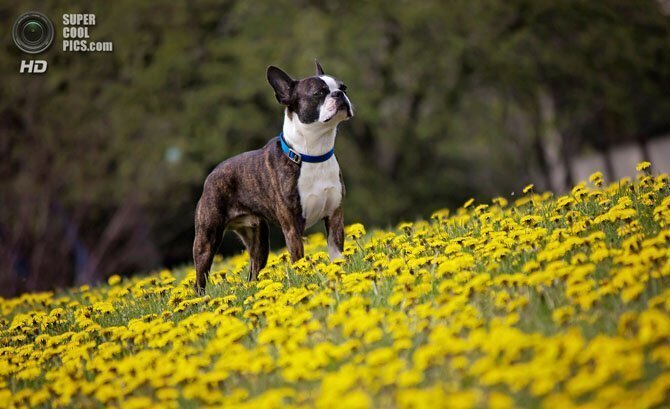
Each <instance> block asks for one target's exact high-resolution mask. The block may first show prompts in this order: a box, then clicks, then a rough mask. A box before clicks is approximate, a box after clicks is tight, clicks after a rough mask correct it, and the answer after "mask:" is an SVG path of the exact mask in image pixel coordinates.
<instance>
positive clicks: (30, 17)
mask: <svg viewBox="0 0 670 409" xmlns="http://www.w3.org/2000/svg"><path fill="white" fill-rule="evenodd" d="M55 32H56V30H54V25H53V23H52V22H51V20H49V18H48V17H47V16H45V15H44V14H42V13H40V12H37V11H29V12H26V13H23V14H21V15H20V16H19V17H18V18H17V19H16V21H15V22H14V27H12V38H13V39H14V44H16V46H17V47H18V48H19V50H21V51H23V52H24V53H27V54H39V53H41V52H44V51H46V50H47V49H48V48H49V46H51V44H52V43H53V41H54V35H55ZM46 71H47V62H46V61H45V60H21V65H20V67H19V72H20V73H21V74H44V73H45V72H46Z"/></svg>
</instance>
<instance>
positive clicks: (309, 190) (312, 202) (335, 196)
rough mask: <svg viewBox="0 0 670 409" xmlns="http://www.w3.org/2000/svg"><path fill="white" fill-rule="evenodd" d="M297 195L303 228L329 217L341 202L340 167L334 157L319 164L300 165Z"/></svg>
mask: <svg viewBox="0 0 670 409" xmlns="http://www.w3.org/2000/svg"><path fill="white" fill-rule="evenodd" d="M298 193H299V194H300V204H301V205H302V215H303V217H304V218H305V227H306V228H307V227H310V226H313V225H314V224H315V223H316V222H318V221H319V220H321V219H323V218H324V217H326V216H330V215H331V214H332V213H333V211H334V210H335V209H337V208H338V207H339V206H340V202H341V201H342V183H341V182H340V166H339V164H338V163H337V159H335V156H333V157H331V158H330V159H328V160H327V161H325V162H321V163H304V162H303V163H302V167H301V168H300V176H299V177H298Z"/></svg>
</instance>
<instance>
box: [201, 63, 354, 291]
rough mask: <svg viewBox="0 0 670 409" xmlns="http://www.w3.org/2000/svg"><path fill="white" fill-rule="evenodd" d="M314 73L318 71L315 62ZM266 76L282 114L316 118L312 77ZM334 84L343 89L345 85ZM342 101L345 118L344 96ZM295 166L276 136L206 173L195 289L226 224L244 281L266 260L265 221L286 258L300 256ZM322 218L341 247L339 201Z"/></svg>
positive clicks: (272, 71) (301, 222)
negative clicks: (235, 239)
mask: <svg viewBox="0 0 670 409" xmlns="http://www.w3.org/2000/svg"><path fill="white" fill-rule="evenodd" d="M317 74H318V75H323V69H322V68H321V66H320V65H318V63H317ZM268 80H269V81H270V84H271V85H272V86H273V88H274V89H275V92H276V96H277V100H278V101H279V102H281V103H282V104H284V105H285V106H286V115H287V116H289V117H290V116H291V115H296V116H298V118H299V119H300V120H301V123H308V122H314V121H316V120H317V118H318V106H320V105H319V104H322V103H323V98H322V97H321V98H319V97H314V96H315V95H320V94H319V93H320V92H321V91H320V90H321V89H322V88H323V86H324V82H323V81H322V80H320V79H319V77H318V76H315V77H309V78H306V79H303V80H300V81H294V80H292V79H290V77H288V75H286V74H285V73H284V72H283V71H281V70H279V69H277V68H275V67H270V68H269V69H268ZM339 85H340V87H341V89H342V90H344V88H345V87H344V86H343V85H342V84H341V83H339ZM329 94H330V92H329ZM318 99H320V101H318ZM346 105H347V107H346V109H347V116H348V117H349V116H351V107H350V104H349V103H348V99H347V103H346ZM315 112H316V115H317V116H316V117H314V115H315ZM300 170H301V165H300V164H297V163H295V162H293V161H292V160H291V159H289V158H288V157H287V155H286V154H284V152H283V151H282V149H281V145H280V141H279V138H274V139H272V140H270V142H268V143H267V144H266V145H265V146H264V147H263V148H261V149H258V150H254V151H250V152H245V153H242V154H240V155H237V156H234V157H232V158H230V159H228V160H226V161H224V162H222V163H221V164H219V165H218V166H217V167H216V168H215V169H214V170H213V171H212V172H211V173H210V174H209V176H208V177H207V179H206V180H205V184H204V188H203V193H202V196H201V198H200V201H199V202H198V205H197V208H196V212H195V241H194V243H193V259H194V262H195V268H196V285H195V288H196V291H197V292H198V293H202V292H204V289H205V286H206V284H207V277H208V274H209V270H210V267H211V264H212V260H213V257H214V254H215V252H216V251H217V250H218V248H219V245H220V244H221V240H222V238H223V233H224V231H225V230H226V229H230V230H233V231H234V232H235V233H237V235H238V236H239V237H240V238H241V239H242V242H243V243H244V245H245V247H246V249H247V251H248V252H249V259H250V266H249V277H248V278H249V280H255V279H256V278H257V276H258V272H259V271H260V270H261V269H262V268H263V267H265V264H266V262H267V258H268V253H269V250H270V242H269V237H268V222H271V223H274V224H277V225H279V226H280V227H281V229H282V232H283V234H284V238H285V240H286V246H287V247H288V251H289V254H290V256H291V261H293V262H295V261H296V260H299V259H301V258H302V257H303V256H304V250H303V244H302V235H303V232H304V230H305V219H304V217H303V212H302V207H301V201H300V193H299V191H298V186H297V184H298V178H299V176H300ZM340 183H342V175H341V173H340ZM342 196H344V184H343V183H342ZM324 221H325V225H326V234H327V236H328V242H329V243H333V244H334V245H335V247H336V248H337V250H338V251H339V252H342V250H343V247H344V219H343V213H342V207H341V202H340V205H339V206H338V207H337V209H335V210H334V211H333V212H332V214H330V215H328V216H326V217H325V218H324Z"/></svg>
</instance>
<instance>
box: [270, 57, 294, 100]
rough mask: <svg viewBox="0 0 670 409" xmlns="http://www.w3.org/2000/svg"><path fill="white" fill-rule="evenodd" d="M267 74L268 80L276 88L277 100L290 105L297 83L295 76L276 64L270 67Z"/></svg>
mask: <svg viewBox="0 0 670 409" xmlns="http://www.w3.org/2000/svg"><path fill="white" fill-rule="evenodd" d="M267 76H268V82H269V83H270V85H271V86H272V89H274V90H275V96H276V97H277V101H279V103H280V104H284V105H288V104H289V102H290V101H291V91H292V90H293V86H294V85H295V81H294V80H293V78H291V76H289V75H288V74H287V73H285V72H284V71H282V70H281V69H279V68H277V67H275V66H274V65H271V66H269V67H268V72H267Z"/></svg>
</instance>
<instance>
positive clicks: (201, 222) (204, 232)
mask: <svg viewBox="0 0 670 409" xmlns="http://www.w3.org/2000/svg"><path fill="white" fill-rule="evenodd" d="M201 203H202V200H201V201H200V202H199V203H198V207H197V208H196V216H195V240H194V241H193V262H194V263H195V271H196V279H195V280H196V281H195V291H196V293H198V294H204V292H205V287H206V286H207V277H208V276H209V269H210V268H211V267H212V260H213V259H214V254H215V253H216V251H217V250H218V249H219V246H220V245H221V240H222V239H223V231H224V229H225V222H224V221H223V220H220V217H218V216H219V215H217V217H212V215H211V213H210V214H207V213H206V212H203V211H201V206H204V205H202V204H201Z"/></svg>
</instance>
